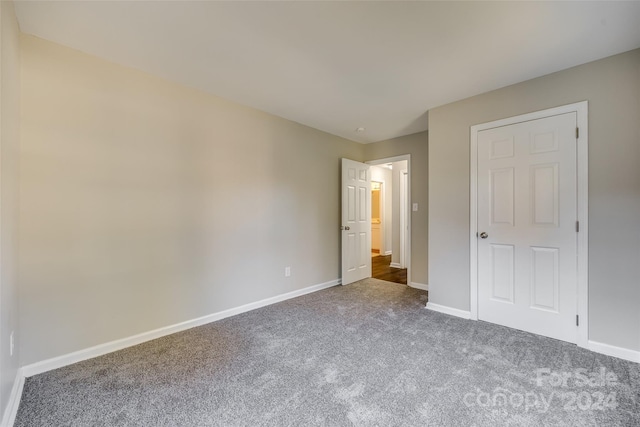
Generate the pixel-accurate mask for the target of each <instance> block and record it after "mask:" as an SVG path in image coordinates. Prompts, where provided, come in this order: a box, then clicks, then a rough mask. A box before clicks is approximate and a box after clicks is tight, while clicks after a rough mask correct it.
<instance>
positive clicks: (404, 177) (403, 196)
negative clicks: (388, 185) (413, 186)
mask: <svg viewBox="0 0 640 427" xmlns="http://www.w3.org/2000/svg"><path fill="white" fill-rule="evenodd" d="M398 184H399V185H398V187H399V189H400V265H401V266H402V268H407V223H408V217H409V209H408V207H409V206H408V204H407V199H408V198H409V194H408V192H407V188H408V184H409V172H408V171H407V169H402V170H400V182H399V183H398Z"/></svg>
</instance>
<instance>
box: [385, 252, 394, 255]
mask: <svg viewBox="0 0 640 427" xmlns="http://www.w3.org/2000/svg"><path fill="white" fill-rule="evenodd" d="M392 253H393V252H391V251H386V252H385V253H384V255H385V256H387V255H391V254H392Z"/></svg>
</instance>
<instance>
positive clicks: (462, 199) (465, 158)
mask: <svg viewBox="0 0 640 427" xmlns="http://www.w3.org/2000/svg"><path fill="white" fill-rule="evenodd" d="M583 100H588V101H589V328H590V339H591V340H593V341H597V342H601V343H606V344H610V345H614V346H618V347H623V348H628V349H634V350H640V285H639V284H640V50H634V51H631V52H628V53H624V54H621V55H616V56H613V57H610V58H606V59H603V60H600V61H596V62H592V63H589V64H585V65H581V66H579V67H575V68H572V69H569V70H565V71H561V72H558V73H555V74H551V75H548V76H545V77H540V78H537V79H534V80H530V81H527V82H524V83H520V84H516V85H513V86H509V87H506V88H503V89H500V90H496V91H493V92H489V93H486V94H483V95H479V96H476V97H473V98H469V99H465V100H463V101H459V102H456V103H453V104H449V105H446V106H443V107H440V108H436V109H434V110H431V111H430V112H429V182H430V187H429V206H430V211H429V230H430V234H429V287H430V295H429V297H430V301H432V302H434V303H436V304H442V305H445V306H449V307H453V308H458V309H461V310H469V128H470V126H471V125H475V124H479V123H485V122H489V121H492V120H497V119H501V118H505V117H509V116H514V115H519V114H524V113H528V112H532V111H537V110H543V109H546V108H550V107H555V106H559V105H565V104H570V103H574V102H578V101H583Z"/></svg>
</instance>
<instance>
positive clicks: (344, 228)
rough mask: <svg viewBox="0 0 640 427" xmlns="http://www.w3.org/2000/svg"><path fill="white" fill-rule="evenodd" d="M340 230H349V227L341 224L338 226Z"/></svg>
mask: <svg viewBox="0 0 640 427" xmlns="http://www.w3.org/2000/svg"><path fill="white" fill-rule="evenodd" d="M340 230H347V231H348V230H351V227H349V226H346V227H345V226H344V225H343V226H341V227H340Z"/></svg>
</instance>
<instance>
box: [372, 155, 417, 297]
mask: <svg viewBox="0 0 640 427" xmlns="http://www.w3.org/2000/svg"><path fill="white" fill-rule="evenodd" d="M403 160H406V161H407V176H408V179H407V200H406V207H405V209H407V211H406V212H411V210H410V209H411V154H403V155H401V156H394V157H385V158H384V159H375V160H369V161H367V162H365V163H366V164H368V165H371V166H380V165H384V164H387V163H394V162H401V161H403ZM407 228H408V230H407V242H406V243H407V244H406V246H407V247H406V249H405V260H406V268H407V285H408V286H411V287H414V285H413V282H412V281H411V215H407ZM407 249H408V251H407Z"/></svg>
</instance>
